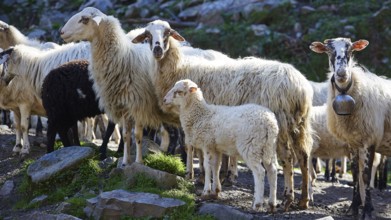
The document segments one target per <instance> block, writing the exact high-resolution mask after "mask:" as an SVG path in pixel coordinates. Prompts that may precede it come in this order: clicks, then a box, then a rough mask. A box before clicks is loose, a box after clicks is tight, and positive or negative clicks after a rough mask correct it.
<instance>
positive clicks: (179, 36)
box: [170, 29, 185, 41]
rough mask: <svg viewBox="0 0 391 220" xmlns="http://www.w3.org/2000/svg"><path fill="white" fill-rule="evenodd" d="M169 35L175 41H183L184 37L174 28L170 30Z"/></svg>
mask: <svg viewBox="0 0 391 220" xmlns="http://www.w3.org/2000/svg"><path fill="white" fill-rule="evenodd" d="M170 36H171V37H173V38H174V39H175V40H177V41H185V38H184V37H182V36H181V35H180V34H179V33H178V32H177V31H176V30H174V29H171V30H170Z"/></svg>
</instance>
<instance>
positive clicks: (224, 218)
mask: <svg viewBox="0 0 391 220" xmlns="http://www.w3.org/2000/svg"><path fill="white" fill-rule="evenodd" d="M198 213H199V214H202V215H211V216H213V217H215V218H216V219H217V220H239V219H241V220H250V219H253V216H252V215H251V214H247V213H243V212H241V211H239V210H236V209H235V208H234V207H232V206H227V205H221V204H216V203H204V204H202V205H201V207H200V209H199V211H198Z"/></svg>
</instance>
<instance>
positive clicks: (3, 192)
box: [0, 180, 15, 196]
mask: <svg viewBox="0 0 391 220" xmlns="http://www.w3.org/2000/svg"><path fill="white" fill-rule="evenodd" d="M14 186H15V184H14V181H12V180H7V181H5V183H4V184H3V186H2V187H1V189H0V196H8V195H10V194H11V192H12V190H13V189H14Z"/></svg>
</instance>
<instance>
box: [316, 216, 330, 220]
mask: <svg viewBox="0 0 391 220" xmlns="http://www.w3.org/2000/svg"><path fill="white" fill-rule="evenodd" d="M316 220H334V218H333V217H331V216H326V217H323V218H317V219H316Z"/></svg>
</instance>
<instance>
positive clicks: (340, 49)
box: [310, 38, 369, 86]
mask: <svg viewBox="0 0 391 220" xmlns="http://www.w3.org/2000/svg"><path fill="white" fill-rule="evenodd" d="M368 43H369V42H368V41H366V40H358V41H356V42H353V43H352V42H351V40H350V39H348V38H334V39H328V40H325V41H324V44H323V43H321V42H313V43H312V44H311V46H310V48H311V50H313V51H315V52H317V53H327V55H328V56H329V66H330V71H331V72H333V74H334V77H335V81H336V82H337V83H339V84H341V86H344V84H349V82H350V80H351V72H350V71H349V67H350V66H351V64H352V62H350V61H351V58H352V56H353V51H360V50H363V49H364V48H365V47H366V46H367V45H368Z"/></svg>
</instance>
